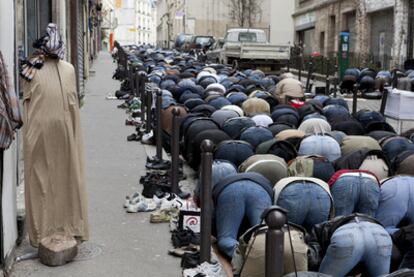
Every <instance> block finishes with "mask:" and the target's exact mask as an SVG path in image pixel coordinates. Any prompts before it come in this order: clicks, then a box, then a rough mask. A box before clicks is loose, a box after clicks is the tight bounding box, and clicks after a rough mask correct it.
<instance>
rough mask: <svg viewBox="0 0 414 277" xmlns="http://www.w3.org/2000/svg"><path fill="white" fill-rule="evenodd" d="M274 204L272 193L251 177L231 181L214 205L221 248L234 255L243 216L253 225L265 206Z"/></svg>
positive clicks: (259, 219) (258, 219)
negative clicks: (249, 178) (250, 178)
mask: <svg viewBox="0 0 414 277" xmlns="http://www.w3.org/2000/svg"><path fill="white" fill-rule="evenodd" d="M271 205H272V199H271V198H270V195H269V193H267V192H266V191H265V190H264V189H263V188H262V187H261V186H260V185H258V184H256V183H254V182H252V181H248V180H243V181H238V182H234V183H232V184H230V185H228V186H227V187H226V188H225V189H224V190H223V191H222V192H221V194H220V195H219V197H218V199H217V205H216V209H215V212H216V228H217V240H218V247H219V249H220V250H221V251H222V252H223V253H224V254H226V255H227V256H228V257H229V258H231V257H232V256H233V252H234V249H235V247H236V245H237V243H238V241H237V235H238V233H239V228H240V225H241V224H242V221H243V219H244V218H245V217H246V218H247V219H248V221H249V224H250V226H254V225H257V224H259V223H260V222H261V218H260V217H261V215H262V213H263V212H264V210H265V209H267V208H268V207H270V206H271Z"/></svg>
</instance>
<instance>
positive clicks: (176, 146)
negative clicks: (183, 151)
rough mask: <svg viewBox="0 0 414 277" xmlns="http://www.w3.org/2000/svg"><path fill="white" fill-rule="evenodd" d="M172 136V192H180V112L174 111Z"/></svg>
mask: <svg viewBox="0 0 414 277" xmlns="http://www.w3.org/2000/svg"><path fill="white" fill-rule="evenodd" d="M172 114H173V118H172V134H171V192H172V193H175V194H177V193H178V192H179V187H178V183H179V168H180V118H179V116H180V110H179V109H177V108H174V109H173V110H172Z"/></svg>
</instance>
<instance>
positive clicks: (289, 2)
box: [270, 0, 295, 45]
mask: <svg viewBox="0 0 414 277" xmlns="http://www.w3.org/2000/svg"><path fill="white" fill-rule="evenodd" d="M270 3H271V4H270V5H271V7H270V10H271V13H270V31H271V34H270V42H271V43H272V44H288V43H289V42H290V44H291V45H293V42H294V23H293V18H292V14H293V13H294V10H295V1H294V0H271V1H270Z"/></svg>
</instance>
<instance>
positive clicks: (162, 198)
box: [152, 193, 170, 208]
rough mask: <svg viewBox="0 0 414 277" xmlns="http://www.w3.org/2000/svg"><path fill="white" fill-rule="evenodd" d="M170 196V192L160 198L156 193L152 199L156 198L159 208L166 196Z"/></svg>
mask: <svg viewBox="0 0 414 277" xmlns="http://www.w3.org/2000/svg"><path fill="white" fill-rule="evenodd" d="M168 197H170V194H169V193H166V194H165V195H164V196H163V197H161V198H159V197H158V196H156V195H154V196H153V197H152V200H154V202H155V203H156V204H157V208H160V207H161V204H162V202H163V201H164V199H165V198H168Z"/></svg>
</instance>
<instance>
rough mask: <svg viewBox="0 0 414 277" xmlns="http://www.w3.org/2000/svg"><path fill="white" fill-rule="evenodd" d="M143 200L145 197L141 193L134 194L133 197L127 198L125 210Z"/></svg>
mask: <svg viewBox="0 0 414 277" xmlns="http://www.w3.org/2000/svg"><path fill="white" fill-rule="evenodd" d="M143 199H144V197H143V196H142V195H141V194H140V193H139V192H134V193H133V194H132V195H128V196H127V197H125V203H124V208H128V206H129V205H130V204H136V203H138V202H139V201H142V200H143Z"/></svg>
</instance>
